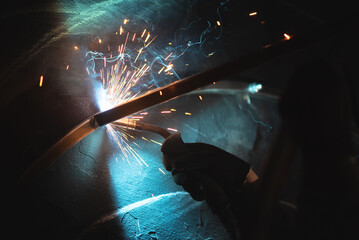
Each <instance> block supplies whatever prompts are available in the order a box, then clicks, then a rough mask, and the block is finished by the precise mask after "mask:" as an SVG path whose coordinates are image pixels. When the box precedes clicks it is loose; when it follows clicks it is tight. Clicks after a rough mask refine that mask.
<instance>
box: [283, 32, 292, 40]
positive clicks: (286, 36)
mask: <svg viewBox="0 0 359 240" xmlns="http://www.w3.org/2000/svg"><path fill="white" fill-rule="evenodd" d="M283 36H284V37H285V39H287V40H289V39H290V38H291V37H290V35H288V34H286V33H284V34H283Z"/></svg>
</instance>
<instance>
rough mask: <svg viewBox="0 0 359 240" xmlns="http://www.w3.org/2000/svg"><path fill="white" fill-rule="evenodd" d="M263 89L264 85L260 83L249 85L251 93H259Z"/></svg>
mask: <svg viewBox="0 0 359 240" xmlns="http://www.w3.org/2000/svg"><path fill="white" fill-rule="evenodd" d="M261 89H262V84H260V83H259V84H258V83H251V84H249V85H248V88H247V90H248V92H250V93H257V92H258V91H259V90H261Z"/></svg>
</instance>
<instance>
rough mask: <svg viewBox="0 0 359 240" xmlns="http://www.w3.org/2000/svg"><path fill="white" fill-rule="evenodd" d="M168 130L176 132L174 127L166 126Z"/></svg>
mask: <svg viewBox="0 0 359 240" xmlns="http://www.w3.org/2000/svg"><path fill="white" fill-rule="evenodd" d="M167 130H168V131H172V132H177V131H178V130H177V129H175V128H167Z"/></svg>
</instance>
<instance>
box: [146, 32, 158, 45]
mask: <svg viewBox="0 0 359 240" xmlns="http://www.w3.org/2000/svg"><path fill="white" fill-rule="evenodd" d="M156 37H157V35H156V36H154V37H153V38H152V39H151V41H149V42H148V43H147V44H146V46H145V48H146V47H148V45H150V44H151V43H152V42H153V40H155V39H156Z"/></svg>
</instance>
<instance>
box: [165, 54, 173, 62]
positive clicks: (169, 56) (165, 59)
mask: <svg viewBox="0 0 359 240" xmlns="http://www.w3.org/2000/svg"><path fill="white" fill-rule="evenodd" d="M172 54H173V52H171V53H170V54H169V55H168V56H167V57H166V58H165V61H167V59H168V58H169V57H171V56H172Z"/></svg>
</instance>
